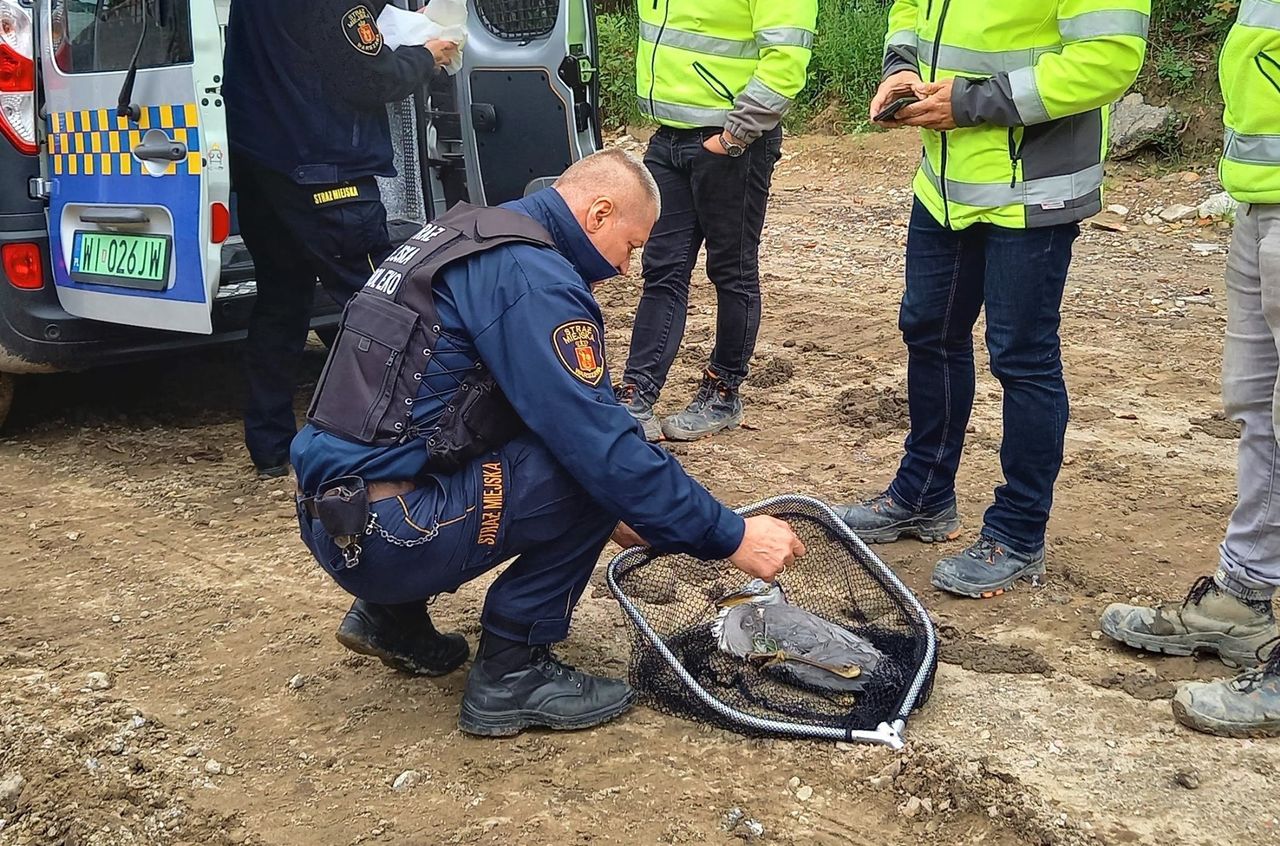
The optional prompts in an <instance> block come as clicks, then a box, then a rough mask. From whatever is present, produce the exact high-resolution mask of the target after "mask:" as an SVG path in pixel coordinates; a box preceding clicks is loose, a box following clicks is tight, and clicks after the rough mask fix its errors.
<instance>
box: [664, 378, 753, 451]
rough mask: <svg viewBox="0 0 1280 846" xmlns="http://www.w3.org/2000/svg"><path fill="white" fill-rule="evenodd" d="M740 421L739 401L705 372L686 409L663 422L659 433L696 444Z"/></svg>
mask: <svg viewBox="0 0 1280 846" xmlns="http://www.w3.org/2000/svg"><path fill="white" fill-rule="evenodd" d="M741 422H742V399H741V398H740V397H739V396H738V390H737V388H731V387H729V386H728V385H726V384H725V383H724V382H722V381H720V378H719V377H718V376H716V374H714V373H712V372H711V371H710V370H708V371H707V372H706V373H705V374H704V375H703V377H702V384H701V385H699V386H698V393H697V395H696V396H695V397H694V398H693V402H691V403H689V407H688V408H686V409H685V410H684V411H682V412H680V413H679V414H673V415H671V416H670V417H668V418H667V419H666V420H663V421H662V434H664V435H666V436H667V437H668V438H670V439H671V440H673V441H696V440H697V439H698V438H704V437H706V436H707V435H714V434H715V433H716V432H720V431H723V430H725V429H732V428H734V427H735V426H737V425H738V424H739V423H741Z"/></svg>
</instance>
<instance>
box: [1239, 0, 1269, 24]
mask: <svg viewBox="0 0 1280 846" xmlns="http://www.w3.org/2000/svg"><path fill="white" fill-rule="evenodd" d="M1237 20H1238V21H1239V23H1240V24H1241V25H1242V26H1258V27H1262V28H1263V29H1280V3H1276V2H1274V0H1244V3H1242V4H1241V5H1240V17H1239V18H1238V19H1237Z"/></svg>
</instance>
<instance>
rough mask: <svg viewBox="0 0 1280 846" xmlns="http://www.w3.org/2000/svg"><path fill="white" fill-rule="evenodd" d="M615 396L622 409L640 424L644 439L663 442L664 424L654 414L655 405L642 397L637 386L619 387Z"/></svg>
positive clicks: (651, 441) (614, 392)
mask: <svg viewBox="0 0 1280 846" xmlns="http://www.w3.org/2000/svg"><path fill="white" fill-rule="evenodd" d="M613 395H614V396H616V397H617V398H618V402H620V403H622V407H623V408H625V409H626V410H627V412H628V413H629V414H630V415H631V416H632V417H633V418H634V419H635V421H636V422H637V423H639V424H640V428H641V429H643V430H644V439H645V440H646V441H649V442H650V443H656V442H658V441H660V440H662V424H661V423H659V422H658V418H657V417H655V416H654V414H653V403H651V402H649V401H648V400H647V399H645V398H644V397H642V396H640V393H639V391H637V390H636V386H635V385H619V386H618V387H617V388H615V389H614V391H613Z"/></svg>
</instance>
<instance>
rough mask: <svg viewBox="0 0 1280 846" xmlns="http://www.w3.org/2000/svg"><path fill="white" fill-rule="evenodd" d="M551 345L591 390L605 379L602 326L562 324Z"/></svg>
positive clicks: (577, 323)
mask: <svg viewBox="0 0 1280 846" xmlns="http://www.w3.org/2000/svg"><path fill="white" fill-rule="evenodd" d="M551 345H552V346H553V347H555V350H556V356H557V357H558V358H559V359H560V363H561V364H563V365H564V369H565V370H568V371H569V373H570V374H571V375H572V376H573V377H574V378H575V379H577V380H579V381H580V382H584V383H586V384H588V385H590V386H591V387H593V388H594V387H596V386H597V385H599V384H600V380H601V379H602V378H604V346H603V344H602V343H601V339H600V327H599V326H597V325H596V324H594V323H592V322H591V321H590V320H571V321H569V322H568V323H561V324H560V325H559V326H557V327H556V329H555V331H554V332H552V333H551Z"/></svg>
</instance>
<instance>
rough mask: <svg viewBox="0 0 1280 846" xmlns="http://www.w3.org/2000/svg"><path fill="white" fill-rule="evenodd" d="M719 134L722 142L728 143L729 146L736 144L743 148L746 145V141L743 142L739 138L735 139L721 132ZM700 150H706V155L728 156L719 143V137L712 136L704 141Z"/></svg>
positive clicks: (727, 152)
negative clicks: (722, 137) (722, 139)
mask: <svg viewBox="0 0 1280 846" xmlns="http://www.w3.org/2000/svg"><path fill="white" fill-rule="evenodd" d="M720 134H721V135H723V136H724V140H726V141H728V142H729V143H730V144H738V145H741V146H743V147H745V146H746V145H747V142H746V141H743V140H742V139H741V138H735V137H733V136H732V135H730V134H729V133H728V132H722V133H720ZM702 149H704V150H706V151H707V152H708V153H714V154H715V155H717V156H727V155H729V151H728V150H726V149H725V148H724V145H723V144H721V143H720V135H712V136H711V137H710V138H708V139H707V140H706V141H703V142H702Z"/></svg>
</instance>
